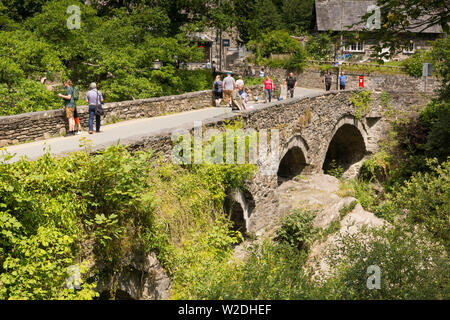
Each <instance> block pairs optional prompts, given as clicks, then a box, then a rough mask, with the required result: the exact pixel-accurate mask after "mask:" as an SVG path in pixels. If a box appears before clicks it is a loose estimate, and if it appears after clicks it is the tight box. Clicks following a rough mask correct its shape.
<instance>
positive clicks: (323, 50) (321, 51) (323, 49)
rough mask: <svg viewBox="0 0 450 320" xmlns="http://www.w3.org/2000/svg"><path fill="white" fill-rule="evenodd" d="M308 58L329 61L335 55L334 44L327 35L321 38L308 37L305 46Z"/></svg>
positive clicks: (323, 34)
mask: <svg viewBox="0 0 450 320" xmlns="http://www.w3.org/2000/svg"><path fill="white" fill-rule="evenodd" d="M305 49H306V52H307V53H308V57H309V58H310V59H313V60H328V59H330V58H331V55H332V53H333V42H332V39H331V36H330V35H329V34H327V33H321V34H320V35H319V36H308V39H307V40H306V44H305Z"/></svg>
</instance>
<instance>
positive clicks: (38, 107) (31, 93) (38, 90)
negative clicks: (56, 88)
mask: <svg viewBox="0 0 450 320" xmlns="http://www.w3.org/2000/svg"><path fill="white" fill-rule="evenodd" d="M0 99H1V100H0V115H2V116H4V115H14V114H20V113H27V112H35V111H45V110H49V109H58V108H61V107H62V106H61V101H60V99H58V98H57V96H56V94H54V93H53V92H51V91H48V90H47V88H46V87H45V86H44V85H42V84H41V83H40V82H37V81H33V80H29V79H25V80H22V81H21V82H20V83H19V84H18V86H16V87H15V88H11V89H9V88H7V86H5V85H3V84H0Z"/></svg>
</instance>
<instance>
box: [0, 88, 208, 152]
mask: <svg viewBox="0 0 450 320" xmlns="http://www.w3.org/2000/svg"><path fill="white" fill-rule="evenodd" d="M211 105H212V97H211V91H209V90H207V91H199V92H192V93H186V94H182V95H177V96H167V97H160V98H150V99H142V100H134V101H122V102H113V103H106V104H105V105H104V109H105V112H106V114H105V117H103V118H102V124H106V123H112V122H117V121H121V120H130V119H137V118H146V117H156V116H162V115H166V114H171V113H179V112H183V111H190V110H196V109H201V108H206V107H210V106H211ZM77 110H78V114H79V116H80V122H81V125H82V128H83V130H88V127H89V111H88V107H87V106H79V107H78V108H77ZM67 129H68V127H67V120H66V118H65V116H64V112H63V110H62V109H59V110H50V111H41V112H32V113H25V114H19V115H14V116H6V117H0V147H2V146H5V145H9V144H18V143H22V142H27V141H34V140H43V139H49V138H51V137H52V136H59V135H64V134H65V133H66V131H67Z"/></svg>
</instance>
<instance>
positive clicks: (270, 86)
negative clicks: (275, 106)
mask: <svg viewBox="0 0 450 320" xmlns="http://www.w3.org/2000/svg"><path fill="white" fill-rule="evenodd" d="M272 90H275V83H274V82H273V80H272V79H270V77H269V75H267V76H266V80H264V95H265V97H266V103H267V101H269V102H272Z"/></svg>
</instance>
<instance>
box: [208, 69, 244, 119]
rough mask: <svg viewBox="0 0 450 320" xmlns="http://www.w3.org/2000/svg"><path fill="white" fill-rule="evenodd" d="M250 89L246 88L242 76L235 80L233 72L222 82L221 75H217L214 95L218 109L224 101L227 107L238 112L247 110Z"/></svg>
mask: <svg viewBox="0 0 450 320" xmlns="http://www.w3.org/2000/svg"><path fill="white" fill-rule="evenodd" d="M248 94H249V89H248V88H245V83H244V80H243V79H242V76H239V78H238V80H235V79H234V78H233V77H232V76H231V72H228V73H227V76H226V77H225V78H224V79H223V80H222V77H221V76H220V75H216V78H215V80H214V83H213V95H214V102H215V105H216V107H218V106H219V105H220V104H221V102H222V100H223V101H224V102H225V105H226V106H228V107H231V108H233V109H237V110H240V111H242V110H245V109H247V103H248V96H249V95H248Z"/></svg>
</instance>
